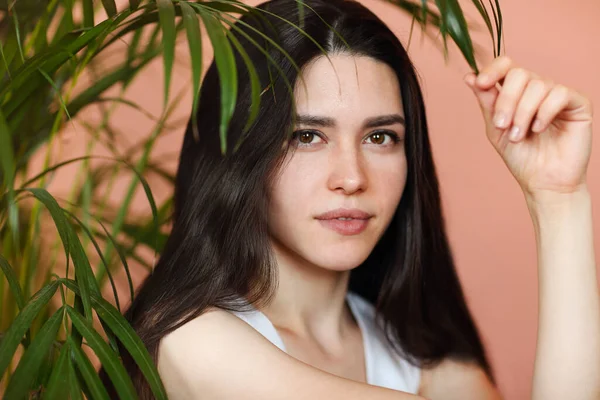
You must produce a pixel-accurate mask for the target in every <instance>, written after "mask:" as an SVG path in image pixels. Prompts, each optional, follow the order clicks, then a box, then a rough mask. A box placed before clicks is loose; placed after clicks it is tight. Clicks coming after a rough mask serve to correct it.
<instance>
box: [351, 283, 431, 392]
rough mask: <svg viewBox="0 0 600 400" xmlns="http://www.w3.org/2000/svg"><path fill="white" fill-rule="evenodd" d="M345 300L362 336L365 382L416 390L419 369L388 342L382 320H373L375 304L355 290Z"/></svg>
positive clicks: (407, 390) (408, 390)
mask: <svg viewBox="0 0 600 400" xmlns="http://www.w3.org/2000/svg"><path fill="white" fill-rule="evenodd" d="M347 300H348V304H349V306H350V307H351V309H352V312H353V314H354V316H355V318H356V320H357V322H358V324H359V326H360V328H361V331H362V333H363V337H364V340H365V344H364V345H365V358H366V366H367V378H368V383H370V384H371V385H375V386H382V387H386V388H389V389H395V390H401V391H404V392H408V393H414V394H416V393H417V392H418V390H419V384H420V379H421V370H420V368H418V367H417V366H414V365H412V364H410V363H409V362H408V361H407V360H406V359H404V358H403V357H401V356H400V355H399V354H397V353H396V351H395V350H394V349H393V348H392V346H391V345H390V344H389V343H388V341H387V339H386V337H385V333H384V331H383V324H382V323H381V321H376V319H375V317H376V313H375V307H374V306H373V305H372V304H371V303H370V302H368V301H367V300H365V299H364V298H363V297H361V296H360V295H358V294H357V293H354V292H348V296H347Z"/></svg>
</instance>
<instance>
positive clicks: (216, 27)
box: [197, 8, 238, 154]
mask: <svg viewBox="0 0 600 400" xmlns="http://www.w3.org/2000/svg"><path fill="white" fill-rule="evenodd" d="M197 10H198V11H199V14H200V17H201V18H202V21H203V22H204V26H205V27H206V31H207V32H208V36H209V38H210V41H211V43H212V47H213V49H214V54H215V62H216V65H217V70H218V71H219V80H220V82H221V123H220V127H219V136H220V139H221V153H222V154H225V153H226V152H227V137H226V136H227V128H228V126H229V122H230V121H231V117H232V116H233V112H234V110H235V103H236V100H237V90H238V82H237V81H238V76H237V69H236V66H235V57H234V55H233V49H232V48H231V43H229V40H227V36H226V35H225V32H224V31H223V30H224V29H226V28H225V27H223V25H221V23H220V22H219V21H218V20H217V19H215V17H213V16H212V14H209V13H208V12H206V11H205V10H202V8H197Z"/></svg>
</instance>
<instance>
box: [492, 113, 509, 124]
mask: <svg viewBox="0 0 600 400" xmlns="http://www.w3.org/2000/svg"><path fill="white" fill-rule="evenodd" d="M494 125H496V128H504V127H505V125H506V115H504V114H503V113H501V112H498V113H496V115H495V116H494Z"/></svg>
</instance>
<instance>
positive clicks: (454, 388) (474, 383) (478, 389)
mask: <svg viewBox="0 0 600 400" xmlns="http://www.w3.org/2000/svg"><path fill="white" fill-rule="evenodd" d="M419 394H420V395H422V396H425V397H426V398H428V399H431V400H452V399H460V400H502V396H501V395H500V392H498V389H496V387H494V385H493V384H492V382H490V380H489V379H488V377H487V375H486V374H485V372H483V370H482V369H481V368H480V367H479V366H475V365H470V364H466V363H461V362H457V361H452V360H445V361H442V362H441V363H440V364H439V365H437V366H436V367H435V368H432V369H428V370H423V371H421V387H420V389H419Z"/></svg>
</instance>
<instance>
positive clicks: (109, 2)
mask: <svg viewBox="0 0 600 400" xmlns="http://www.w3.org/2000/svg"><path fill="white" fill-rule="evenodd" d="M102 5H103V6H104V10H105V11H106V14H107V15H108V16H109V17H110V18H112V17H114V16H115V15H116V14H117V5H116V4H115V0H102Z"/></svg>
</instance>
